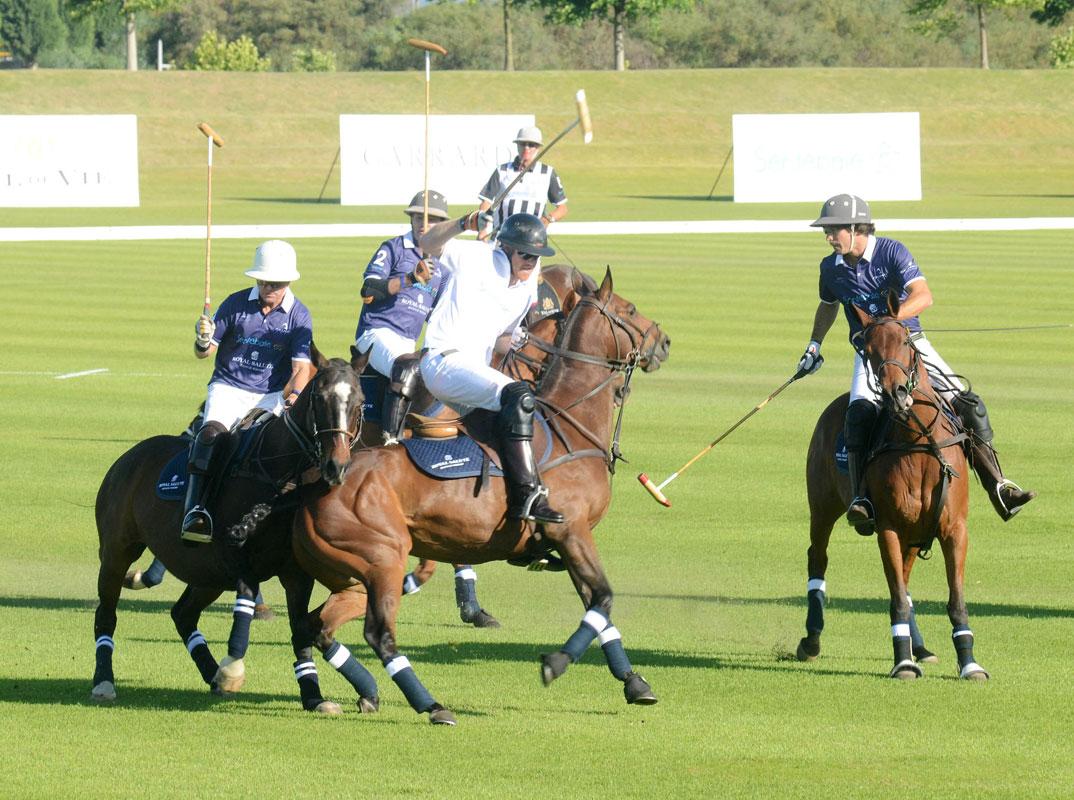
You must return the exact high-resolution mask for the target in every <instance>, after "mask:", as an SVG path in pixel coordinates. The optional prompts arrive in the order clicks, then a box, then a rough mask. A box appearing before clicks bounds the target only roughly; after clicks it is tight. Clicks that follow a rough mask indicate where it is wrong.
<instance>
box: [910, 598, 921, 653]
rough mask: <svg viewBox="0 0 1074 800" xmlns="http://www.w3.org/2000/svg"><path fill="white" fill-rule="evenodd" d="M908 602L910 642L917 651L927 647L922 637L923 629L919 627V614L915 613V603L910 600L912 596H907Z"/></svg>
mask: <svg viewBox="0 0 1074 800" xmlns="http://www.w3.org/2000/svg"><path fill="white" fill-rule="evenodd" d="M906 602H908V603H909V604H910V641H911V642H912V643H913V645H914V649H915V650H916V649H917V648H919V647H924V646H925V637H924V636H922V635H921V629H920V628H919V627H917V614H915V613H914V601H913V600H911V599H910V595H906Z"/></svg>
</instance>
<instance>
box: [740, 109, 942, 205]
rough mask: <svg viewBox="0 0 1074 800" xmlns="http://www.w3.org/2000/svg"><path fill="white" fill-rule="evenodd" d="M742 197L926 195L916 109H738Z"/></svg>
mask: <svg viewBox="0 0 1074 800" xmlns="http://www.w3.org/2000/svg"><path fill="white" fill-rule="evenodd" d="M731 128H732V140H733V146H734V156H735V161H734V167H735V202H736V203H790V202H804V201H810V202H822V201H823V200H824V199H825V198H828V197H831V196H832V195H834V194H839V193H841V192H850V193H852V194H856V195H859V196H861V197H864V198H865V199H866V200H868V201H870V202H871V201H873V200H920V199H921V133H920V119H919V116H918V113H917V112H916V111H913V112H898V113H878V114H735V115H733V116H732V118H731Z"/></svg>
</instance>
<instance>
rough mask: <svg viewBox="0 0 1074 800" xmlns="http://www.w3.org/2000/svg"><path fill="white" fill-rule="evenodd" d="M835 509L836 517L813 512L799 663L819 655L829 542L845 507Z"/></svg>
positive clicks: (825, 596) (825, 598) (797, 653)
mask: <svg viewBox="0 0 1074 800" xmlns="http://www.w3.org/2000/svg"><path fill="white" fill-rule="evenodd" d="M834 508H835V513H834V514H831V513H828V514H825V513H822V511H823V510H821V509H815V508H814V509H811V510H810V515H809V549H808V550H806V574H807V576H808V580H807V581H806V635H805V637H803V638H802V639H801V640H800V641H799V642H798V650H797V652H796V656H797V658H798V660H799V661H812V660H813V659H815V658H816V657H817V656H819V655H820V635H821V633H822V632H823V631H824V605H825V602H826V601H827V597H828V595H827V590H828V584H827V582H826V581H825V580H824V575H825V573H827V571H828V542H829V541H830V540H831V537H832V528H833V527H834V525H835V520H836V519H837V518H838V516H839V515H840V514H841V512H842V508H839V507H838V506H835V507H834ZM824 510H828V509H824Z"/></svg>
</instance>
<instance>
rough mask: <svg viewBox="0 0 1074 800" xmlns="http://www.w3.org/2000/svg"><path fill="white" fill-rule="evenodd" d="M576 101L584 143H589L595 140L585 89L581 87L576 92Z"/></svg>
mask: <svg viewBox="0 0 1074 800" xmlns="http://www.w3.org/2000/svg"><path fill="white" fill-rule="evenodd" d="M574 103H575V105H577V106H578V122H579V124H580V125H581V126H582V143H583V144H589V143H590V142H591V141H593V120H592V119H590V117H589V103H588V102H586V99H585V89H579V90H578V91H577V92H576V93H575V95H574Z"/></svg>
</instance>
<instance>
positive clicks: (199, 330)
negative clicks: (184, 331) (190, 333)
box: [194, 314, 216, 350]
mask: <svg viewBox="0 0 1074 800" xmlns="http://www.w3.org/2000/svg"><path fill="white" fill-rule="evenodd" d="M215 332H216V323H215V322H213V321H212V319H211V318H210V317H207V316H206V315H204V314H202V315H201V316H200V317H198V321H197V324H195V325H194V334H195V338H194V344H195V345H197V347H198V349H199V350H208V349H209V345H211V344H212V343H213V333H215Z"/></svg>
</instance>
